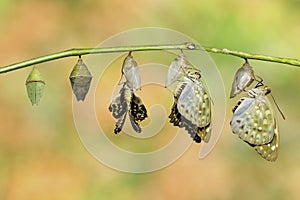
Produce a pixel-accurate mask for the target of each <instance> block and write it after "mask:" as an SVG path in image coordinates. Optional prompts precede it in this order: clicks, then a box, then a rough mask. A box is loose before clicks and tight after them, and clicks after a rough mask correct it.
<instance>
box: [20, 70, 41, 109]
mask: <svg viewBox="0 0 300 200" xmlns="http://www.w3.org/2000/svg"><path fill="white" fill-rule="evenodd" d="M25 85H26V89H27V95H28V98H29V99H30V101H31V104H32V105H33V106H34V105H38V104H39V102H40V100H41V98H42V96H43V93H44V87H45V82H44V81H43V78H42V76H41V73H40V72H39V70H38V69H37V68H35V67H34V68H33V69H32V71H31V72H30V74H29V76H28V77H27V79H26V84H25Z"/></svg>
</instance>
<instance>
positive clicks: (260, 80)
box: [254, 75, 264, 86]
mask: <svg viewBox="0 0 300 200" xmlns="http://www.w3.org/2000/svg"><path fill="white" fill-rule="evenodd" d="M254 80H256V81H257V82H258V84H261V86H262V85H264V84H263V81H264V80H263V79H262V78H261V77H260V76H258V75H255V77H254Z"/></svg>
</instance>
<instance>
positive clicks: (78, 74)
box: [70, 57, 93, 101]
mask: <svg viewBox="0 0 300 200" xmlns="http://www.w3.org/2000/svg"><path fill="white" fill-rule="evenodd" d="M92 78H93V77H92V74H91V73H90V71H89V70H88V68H87V66H86V65H85V64H84V62H83V61H82V59H81V58H80V57H79V59H78V62H77V63H76V65H75V66H74V68H73V70H72V72H71V75H70V82H71V86H72V90H73V93H74V94H75V96H76V99H77V101H80V100H81V101H84V99H85V97H86V94H87V93H88V91H89V89H90V85H91V81H92Z"/></svg>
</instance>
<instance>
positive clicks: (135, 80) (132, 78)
mask: <svg viewBox="0 0 300 200" xmlns="http://www.w3.org/2000/svg"><path fill="white" fill-rule="evenodd" d="M123 75H124V76H125V78H126V81H127V85H128V87H129V88H130V89H132V90H134V91H135V90H137V89H141V77H140V72H139V69H138V64H137V62H136V61H135V60H134V59H133V57H132V55H131V51H130V52H129V53H128V56H127V57H126V58H125V59H124V61H123V65H122V77H121V80H122V78H123ZM121 80H120V82H121Z"/></svg>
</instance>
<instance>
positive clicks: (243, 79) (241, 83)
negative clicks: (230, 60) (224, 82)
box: [230, 60, 256, 98]
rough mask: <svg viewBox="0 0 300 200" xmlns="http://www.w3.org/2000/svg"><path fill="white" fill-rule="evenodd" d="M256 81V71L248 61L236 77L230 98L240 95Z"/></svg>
mask: <svg viewBox="0 0 300 200" xmlns="http://www.w3.org/2000/svg"><path fill="white" fill-rule="evenodd" d="M254 80H256V78H255V75H254V71H253V69H252V67H251V66H250V64H249V63H248V61H247V60H246V62H245V63H244V64H243V66H242V67H241V68H239V69H238V71H237V72H236V73H235V75H234V79H233V83H232V87H231V92H230V98H233V97H235V96H236V95H238V94H239V93H241V92H242V91H244V90H245V88H247V87H248V86H250V85H251V83H252V82H253V81H254Z"/></svg>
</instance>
